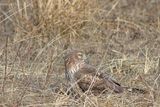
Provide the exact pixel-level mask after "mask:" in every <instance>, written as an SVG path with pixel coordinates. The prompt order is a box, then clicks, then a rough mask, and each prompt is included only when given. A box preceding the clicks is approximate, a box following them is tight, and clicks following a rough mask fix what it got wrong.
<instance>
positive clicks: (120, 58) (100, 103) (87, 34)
mask: <svg viewBox="0 0 160 107" xmlns="http://www.w3.org/2000/svg"><path fill="white" fill-rule="evenodd" d="M67 49H80V50H83V51H84V52H85V53H86V54H87V56H88V58H89V61H90V63H91V64H92V65H95V66H97V68H98V69H101V70H102V71H104V72H108V73H110V74H111V76H114V77H115V79H117V80H119V82H120V83H121V84H123V85H124V86H131V87H140V88H142V89H146V90H147V91H148V93H147V94H136V93H135V94H132V93H129V92H125V93H123V94H114V93H108V94H104V95H99V96H94V95H87V94H85V93H84V97H83V98H78V99H74V98H72V97H71V96H69V95H66V93H65V79H64V64H63V54H64V53H65V51H66V50H67ZM159 56H160V1H159V0H0V87H1V89H0V90H1V91H0V106H2V107H17V106H24V107H31V106H36V107H44V106H55V107H61V106H68V107H72V106H73V107H75V106H79V107H81V106H84V107H94V106H95V107H105V106H106V107H114V106H116V107H125V106H126V107H152V106H154V107H158V106H160V91H159V90H160V58H159Z"/></svg>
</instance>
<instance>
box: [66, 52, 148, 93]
mask: <svg viewBox="0 0 160 107" xmlns="http://www.w3.org/2000/svg"><path fill="white" fill-rule="evenodd" d="M64 66H65V78H66V80H67V83H68V84H69V87H70V88H69V89H70V90H73V91H77V90H80V92H81V91H82V92H87V91H90V90H91V92H93V94H95V95H98V94H101V93H103V92H106V91H108V90H109V89H110V90H112V91H113V92H115V93H123V92H124V91H126V90H127V91H129V92H132V93H139V94H146V93H148V91H147V90H144V89H140V88H132V87H128V86H122V85H121V84H120V83H118V82H117V81H115V79H113V78H111V77H110V76H109V75H108V74H107V73H106V72H102V71H99V70H98V69H97V68H96V67H95V66H93V65H91V64H89V61H88V58H87V57H86V55H85V54H84V53H83V51H81V50H68V51H67V52H66V54H65V55H64Z"/></svg>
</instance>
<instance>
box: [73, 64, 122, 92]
mask: <svg viewBox="0 0 160 107" xmlns="http://www.w3.org/2000/svg"><path fill="white" fill-rule="evenodd" d="M84 75H88V76H90V77H92V78H93V77H95V79H96V80H95V81H97V82H100V83H103V84H105V86H106V87H108V88H110V89H111V90H113V91H114V92H116V93H122V92H123V87H122V86H121V85H120V84H119V83H118V82H116V81H115V80H113V79H112V78H110V77H109V76H108V75H107V74H106V73H100V72H98V71H97V69H96V68H95V67H94V66H92V65H89V64H85V65H83V66H82V67H81V68H80V69H79V71H78V72H77V73H76V74H75V77H76V78H78V79H80V78H82V77H83V76H84Z"/></svg>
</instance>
